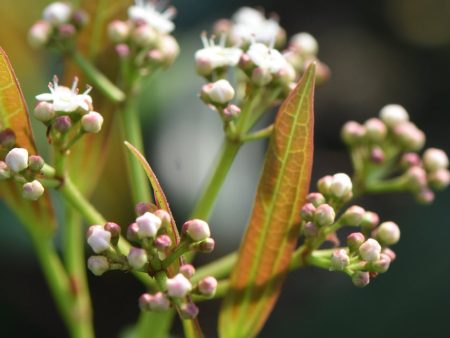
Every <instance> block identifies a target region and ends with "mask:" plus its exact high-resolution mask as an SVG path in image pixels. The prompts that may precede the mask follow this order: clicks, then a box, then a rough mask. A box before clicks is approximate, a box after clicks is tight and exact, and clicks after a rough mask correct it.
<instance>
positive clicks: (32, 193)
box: [22, 180, 45, 201]
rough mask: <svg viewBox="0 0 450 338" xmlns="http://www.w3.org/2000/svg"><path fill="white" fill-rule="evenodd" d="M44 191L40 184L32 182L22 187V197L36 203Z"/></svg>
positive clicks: (36, 181)
mask: <svg viewBox="0 0 450 338" xmlns="http://www.w3.org/2000/svg"><path fill="white" fill-rule="evenodd" d="M44 191H45V189H44V186H43V185H42V183H41V182H39V181H38V180H34V181H32V182H28V183H25V184H24V185H23V190H22V196H23V198H25V199H27V200H30V201H36V200H38V199H39V197H41V196H42V195H43V194H44Z"/></svg>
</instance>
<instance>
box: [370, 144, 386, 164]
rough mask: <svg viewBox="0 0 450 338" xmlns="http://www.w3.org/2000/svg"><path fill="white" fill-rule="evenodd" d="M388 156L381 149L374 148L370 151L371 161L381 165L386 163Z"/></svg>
mask: <svg viewBox="0 0 450 338" xmlns="http://www.w3.org/2000/svg"><path fill="white" fill-rule="evenodd" d="M385 158H386V156H385V155H384V151H383V149H382V148H381V147H373V148H372V150H371V151H370V160H371V161H372V162H373V163H376V164H381V163H383V162H384V160H385Z"/></svg>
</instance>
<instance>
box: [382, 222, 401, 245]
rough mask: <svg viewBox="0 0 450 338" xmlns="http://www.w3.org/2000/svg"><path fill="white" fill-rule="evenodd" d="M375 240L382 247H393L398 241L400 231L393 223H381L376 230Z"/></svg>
mask: <svg viewBox="0 0 450 338" xmlns="http://www.w3.org/2000/svg"><path fill="white" fill-rule="evenodd" d="M376 237H377V240H378V241H379V242H380V243H381V244H384V245H394V244H396V243H397V242H398V241H399V240H400V229H399V227H398V225H397V224H396V223H394V222H383V223H381V224H380V226H379V227H378V228H377V230H376Z"/></svg>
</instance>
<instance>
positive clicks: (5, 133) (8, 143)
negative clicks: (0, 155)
mask: <svg viewBox="0 0 450 338" xmlns="http://www.w3.org/2000/svg"><path fill="white" fill-rule="evenodd" d="M15 144H16V133H15V132H14V130H12V129H10V128H6V129H3V130H2V131H0V146H2V147H3V148H6V149H11V148H13V147H14V145H15Z"/></svg>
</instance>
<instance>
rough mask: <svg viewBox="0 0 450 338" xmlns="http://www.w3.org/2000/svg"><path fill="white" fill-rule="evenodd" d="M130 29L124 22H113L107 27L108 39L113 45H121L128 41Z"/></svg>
mask: <svg viewBox="0 0 450 338" xmlns="http://www.w3.org/2000/svg"><path fill="white" fill-rule="evenodd" d="M129 35H130V27H129V26H128V24H127V23H126V22H124V21H120V20H114V21H113V22H111V23H110V24H109V25H108V37H109V39H110V40H111V41H112V42H113V43H115V44H118V43H121V42H124V41H125V40H127V39H128V36H129Z"/></svg>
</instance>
